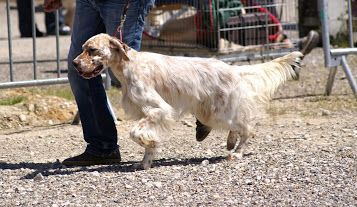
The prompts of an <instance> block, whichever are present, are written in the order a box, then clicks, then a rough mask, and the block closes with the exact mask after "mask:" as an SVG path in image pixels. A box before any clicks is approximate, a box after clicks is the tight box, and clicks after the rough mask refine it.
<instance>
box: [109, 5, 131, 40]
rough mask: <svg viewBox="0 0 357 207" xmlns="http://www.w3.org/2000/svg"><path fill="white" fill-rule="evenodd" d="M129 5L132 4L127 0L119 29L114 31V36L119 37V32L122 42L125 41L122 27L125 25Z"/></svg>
mask: <svg viewBox="0 0 357 207" xmlns="http://www.w3.org/2000/svg"><path fill="white" fill-rule="evenodd" d="M129 5H130V0H127V2H126V4H125V7H124V9H123V13H122V15H121V18H120V24H119V25H118V27H117V29H116V30H115V31H114V34H113V36H114V37H116V38H118V34H119V40H120V41H121V42H123V32H122V28H123V27H124V22H125V19H126V14H127V13H128V9H129Z"/></svg>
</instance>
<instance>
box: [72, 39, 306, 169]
mask: <svg viewBox="0 0 357 207" xmlns="http://www.w3.org/2000/svg"><path fill="white" fill-rule="evenodd" d="M83 48H84V52H83V53H82V54H80V55H79V56H78V57H77V58H76V59H75V60H74V61H75V63H76V65H78V66H77V70H78V71H79V72H80V74H82V75H83V77H85V78H91V77H94V76H96V75H99V72H100V71H99V70H98V68H99V69H101V68H104V67H106V66H109V67H110V68H111V69H112V71H113V72H114V74H115V75H116V77H117V78H118V79H119V80H120V82H121V85H122V104H123V108H124V110H125V112H126V113H127V114H129V115H130V116H131V117H132V118H134V119H140V121H139V122H138V123H137V124H136V125H135V126H134V127H133V128H132V130H131V132H130V137H131V138H132V139H133V140H134V141H135V142H137V143H138V144H140V145H141V146H143V147H145V156H144V159H143V166H144V168H149V167H150V166H151V163H152V159H153V157H154V154H155V151H156V149H157V147H158V145H159V143H160V139H159V133H158V132H160V131H162V130H163V129H168V128H169V126H170V123H172V121H173V120H175V119H177V118H179V117H180V116H181V115H182V114H184V113H192V114H193V115H194V116H195V117H196V118H197V119H198V120H200V121H201V122H202V123H203V124H205V125H207V126H210V127H212V128H222V129H227V130H229V131H230V132H229V135H228V138H227V149H229V150H231V149H233V148H234V146H235V144H236V141H237V137H238V135H239V136H240V142H239V144H238V146H237V147H236V149H235V153H236V154H237V155H239V156H242V153H243V152H242V147H243V145H244V143H245V142H246V140H247V139H248V137H252V136H253V133H252V127H253V126H254V119H255V118H256V117H257V116H258V115H259V114H260V111H259V109H260V108H262V107H264V106H265V105H266V103H267V102H268V101H269V100H270V99H271V97H272V96H273V94H274V92H275V91H276V89H277V88H278V87H279V85H281V84H282V83H284V82H285V81H287V80H290V79H295V78H296V77H297V76H298V72H299V69H300V65H299V63H300V60H301V57H302V54H301V53H300V52H293V53H290V54H288V55H286V56H284V57H281V58H277V59H275V60H272V61H270V62H267V63H263V64H256V65H246V66H231V65H228V64H226V63H224V62H222V61H219V60H216V59H207V58H192V57H174V56H166V55H160V54H156V53H149V52H136V51H135V50H133V49H128V47H127V46H126V45H124V44H122V43H120V42H119V41H118V40H116V39H115V38H113V37H110V36H109V35H106V34H100V35H96V36H94V37H92V38H90V39H89V40H88V41H87V42H86V43H85V44H84V46H83ZM103 66H104V67H103Z"/></svg>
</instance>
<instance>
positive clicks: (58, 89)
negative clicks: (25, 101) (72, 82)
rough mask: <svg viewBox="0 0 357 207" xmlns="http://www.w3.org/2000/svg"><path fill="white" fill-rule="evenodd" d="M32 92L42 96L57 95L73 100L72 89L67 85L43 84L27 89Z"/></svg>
mask: <svg viewBox="0 0 357 207" xmlns="http://www.w3.org/2000/svg"><path fill="white" fill-rule="evenodd" d="M29 92H30V93H32V94H39V95H42V96H57V97H60V98H64V99H67V100H74V96H73V93H72V90H71V88H70V87H69V86H44V87H34V88H31V89H29Z"/></svg>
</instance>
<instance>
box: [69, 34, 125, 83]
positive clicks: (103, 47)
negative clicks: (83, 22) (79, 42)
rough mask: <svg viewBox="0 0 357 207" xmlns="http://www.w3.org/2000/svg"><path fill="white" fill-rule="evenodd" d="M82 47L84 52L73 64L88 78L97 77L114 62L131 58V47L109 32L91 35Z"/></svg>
mask: <svg viewBox="0 0 357 207" xmlns="http://www.w3.org/2000/svg"><path fill="white" fill-rule="evenodd" d="M82 48H83V52H82V53H81V54H79V55H78V56H77V57H76V58H75V59H74V60H73V65H74V67H75V68H76V70H77V71H78V73H79V74H80V75H81V76H82V77H84V78H86V79H90V78H93V77H96V76H97V75H99V74H100V73H101V72H102V71H103V70H104V69H105V68H107V67H109V66H111V64H113V63H120V62H121V61H127V60H129V57H128V54H127V51H128V50H129V47H128V46H127V45H126V44H124V43H122V42H120V41H119V40H118V39H116V38H114V37H111V36H109V35H107V34H99V35H96V36H94V37H91V38H90V39H88V40H87V41H86V42H85V43H84V44H83V46H82Z"/></svg>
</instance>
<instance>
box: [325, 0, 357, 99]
mask: <svg viewBox="0 0 357 207" xmlns="http://www.w3.org/2000/svg"><path fill="white" fill-rule="evenodd" d="M347 3H348V10H347V11H348V12H347V13H348V38H349V39H348V40H349V47H348V48H332V47H331V42H330V33H329V31H330V30H329V17H328V6H329V5H328V1H327V0H319V12H320V20H321V24H322V28H321V29H322V30H321V32H322V41H323V48H324V55H325V66H326V67H328V68H330V71H329V77H328V81H327V85H326V90H325V94H326V95H330V94H331V91H332V87H333V83H334V80H335V76H336V72H337V69H338V66H342V69H343V71H344V73H345V75H346V77H347V79H348V83H349V84H350V86H351V89H352V91H353V93H354V94H355V95H356V96H357V84H356V81H355V79H354V77H353V75H352V72H351V69H350V67H349V65H348V61H347V56H348V55H352V54H357V48H355V47H354V41H353V24H352V20H353V15H352V4H351V0H347Z"/></svg>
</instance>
